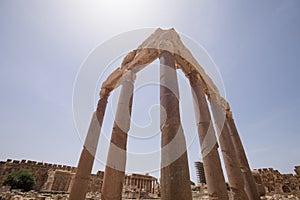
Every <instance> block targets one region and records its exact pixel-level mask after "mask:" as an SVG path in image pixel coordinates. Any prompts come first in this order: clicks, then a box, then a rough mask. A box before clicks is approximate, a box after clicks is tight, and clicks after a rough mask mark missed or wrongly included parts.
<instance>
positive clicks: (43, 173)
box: [0, 159, 158, 193]
mask: <svg viewBox="0 0 300 200" xmlns="http://www.w3.org/2000/svg"><path fill="white" fill-rule="evenodd" d="M20 170H28V171H30V172H32V173H33V174H34V177H35V182H36V183H35V185H34V188H33V189H34V190H36V191H42V192H53V191H55V192H70V189H71V187H72V184H73V181H74V178H75V174H76V168H75V167H71V166H66V165H56V164H49V163H42V162H36V161H30V160H22V161H19V160H11V159H8V160H7V161H0V186H1V185H2V182H3V181H4V180H5V178H6V177H7V176H8V175H9V174H10V173H13V172H18V171H20ZM103 177H104V172H103V171H98V172H97V174H91V176H90V182H89V185H88V191H89V192H99V193H100V192H101V188H102V184H103ZM157 187H158V183H157V179H156V178H155V177H152V176H150V175H148V174H146V175H141V174H132V175H126V176H125V179H124V188H126V189H129V190H131V189H134V190H136V191H145V192H148V193H158V192H157V191H156V190H155V188H157Z"/></svg>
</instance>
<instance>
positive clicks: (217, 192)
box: [189, 72, 228, 200]
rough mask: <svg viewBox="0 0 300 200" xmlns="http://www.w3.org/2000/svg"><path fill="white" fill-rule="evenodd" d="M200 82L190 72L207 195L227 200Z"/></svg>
mask: <svg viewBox="0 0 300 200" xmlns="http://www.w3.org/2000/svg"><path fill="white" fill-rule="evenodd" d="M201 80H202V79H201V77H200V75H199V74H198V72H191V74H190V75H189V81H190V85H191V88H192V94H193V98H194V107H195V114H196V121H197V127H198V136H199V141H200V146H201V154H202V159H203V165H204V172H205V177H206V182H207V188H208V194H209V196H210V198H211V199H220V200H221V199H222V200H227V199H228V192H227V188H226V184H225V179H224V175H223V170H222V166H221V161H220V157H219V152H218V148H219V146H218V142H217V139H216V135H215V131H214V128H213V124H212V121H211V116H210V111H209V108H208V105H207V101H206V97H205V93H204V90H203V87H202V84H203V83H202V81H201Z"/></svg>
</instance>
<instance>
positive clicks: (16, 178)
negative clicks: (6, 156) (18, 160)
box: [3, 170, 35, 191]
mask: <svg viewBox="0 0 300 200" xmlns="http://www.w3.org/2000/svg"><path fill="white" fill-rule="evenodd" d="M34 184H35V181H34V175H33V173H31V172H29V171H27V170H21V171H18V172H14V173H11V174H9V175H8V176H7V178H6V179H5V180H4V181H3V185H7V186H10V187H11V189H21V190H22V191H29V190H31V189H32V187H33V186H34Z"/></svg>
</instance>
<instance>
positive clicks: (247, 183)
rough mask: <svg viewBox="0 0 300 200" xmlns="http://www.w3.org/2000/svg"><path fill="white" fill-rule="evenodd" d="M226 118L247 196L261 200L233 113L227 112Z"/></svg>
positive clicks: (252, 199) (251, 199)
mask: <svg viewBox="0 0 300 200" xmlns="http://www.w3.org/2000/svg"><path fill="white" fill-rule="evenodd" d="M226 117H227V123H228V125H229V129H230V133H231V134H230V135H231V138H232V142H233V146H234V149H235V151H236V153H237V158H238V161H239V163H240V167H241V171H242V175H243V177H244V188H245V191H246V194H247V196H248V198H249V200H259V199H260V196H259V194H258V190H257V187H256V183H255V181H254V178H253V175H252V172H251V169H250V166H249V163H248V159H247V156H246V153H245V150H244V147H243V144H242V141H241V138H240V136H239V133H238V131H237V128H236V126H235V123H234V120H233V117H232V113H231V111H227V115H226Z"/></svg>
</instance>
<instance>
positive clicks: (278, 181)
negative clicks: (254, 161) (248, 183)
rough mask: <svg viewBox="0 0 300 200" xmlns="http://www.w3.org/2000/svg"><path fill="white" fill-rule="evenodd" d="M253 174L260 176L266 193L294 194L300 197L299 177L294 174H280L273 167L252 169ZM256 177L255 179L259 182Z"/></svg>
mask: <svg viewBox="0 0 300 200" xmlns="http://www.w3.org/2000/svg"><path fill="white" fill-rule="evenodd" d="M253 174H254V175H255V176H256V177H257V176H259V177H260V181H261V184H262V185H263V186H264V188H265V191H266V194H267V195H271V194H294V195H296V196H298V197H300V177H299V175H297V174H295V175H293V174H281V173H280V172H279V171H278V170H274V169H273V168H263V169H257V170H254V171H253ZM258 180H259V179H258V178H255V181H256V182H257V183H259V181H258Z"/></svg>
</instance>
